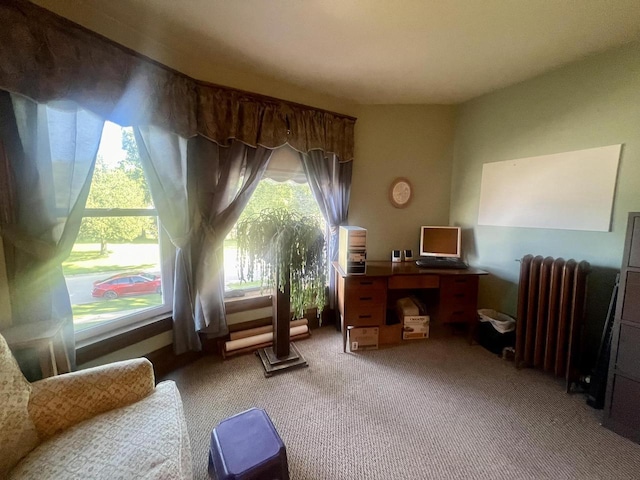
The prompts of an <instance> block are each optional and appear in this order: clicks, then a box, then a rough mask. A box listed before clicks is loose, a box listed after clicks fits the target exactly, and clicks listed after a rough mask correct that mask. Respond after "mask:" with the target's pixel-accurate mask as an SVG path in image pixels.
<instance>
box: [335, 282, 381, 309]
mask: <svg viewBox="0 0 640 480" xmlns="http://www.w3.org/2000/svg"><path fill="white" fill-rule="evenodd" d="M344 297H345V304H346V305H348V308H350V309H354V308H355V309H359V308H368V307H371V306H374V305H375V306H383V307H384V306H386V304H387V284H386V281H385V279H383V278H374V279H364V278H363V279H349V281H347V285H346V288H345V293H344Z"/></svg>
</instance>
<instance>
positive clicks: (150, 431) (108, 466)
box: [0, 335, 191, 479]
mask: <svg viewBox="0 0 640 480" xmlns="http://www.w3.org/2000/svg"><path fill="white" fill-rule="evenodd" d="M0 399H1V401H0V446H1V447H2V452H3V454H2V455H1V456H0V478H5V477H8V478H39V479H40V478H65V479H73V478H77V479H91V478H109V479H111V478H127V479H129V478H141V477H144V478H163V479H172V478H191V453H190V446H189V437H188V434H187V431H186V424H185V420H184V414H183V410H182V401H181V399H180V394H179V392H178V389H177V388H176V386H175V383H174V382H171V381H166V382H162V383H160V384H158V385H157V386H155V383H154V375H153V368H152V365H151V363H150V362H149V361H148V360H146V359H136V360H129V361H124V362H116V363H111V364H108V365H104V366H100V367H96V368H90V369H87V370H81V371H78V372H73V373H69V374H65V375H60V376H56V377H50V378H46V379H44V380H41V381H38V382H35V383H32V384H30V383H29V382H27V380H26V379H25V378H24V376H23V375H22V373H21V372H20V369H19V367H18V365H17V363H16V361H15V359H14V358H13V356H12V354H11V351H10V350H9V348H8V346H7V344H6V342H5V340H4V338H3V337H2V336H1V335H0Z"/></svg>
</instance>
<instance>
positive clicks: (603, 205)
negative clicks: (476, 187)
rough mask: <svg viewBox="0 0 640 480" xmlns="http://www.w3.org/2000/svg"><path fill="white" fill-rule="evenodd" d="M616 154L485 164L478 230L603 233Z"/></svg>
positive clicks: (613, 149) (605, 150) (604, 150)
mask: <svg viewBox="0 0 640 480" xmlns="http://www.w3.org/2000/svg"><path fill="white" fill-rule="evenodd" d="M621 149H622V145H609V146H607V147H598V148H589V149H586V150H577V151H574V152H565V153H556V154H553V155H542V156H539V157H529V158H520V159H518V160H507V161H504V162H493V163H485V164H484V165H483V167H482V183H481V186H480V209H479V212H478V224H479V225H495V226H502V227H533V228H557V229H566V230H591V231H599V232H608V231H609V229H610V225H611V212H612V209H613V198H614V193H615V187H616V178H617V175H618V162H619V160H620V152H621Z"/></svg>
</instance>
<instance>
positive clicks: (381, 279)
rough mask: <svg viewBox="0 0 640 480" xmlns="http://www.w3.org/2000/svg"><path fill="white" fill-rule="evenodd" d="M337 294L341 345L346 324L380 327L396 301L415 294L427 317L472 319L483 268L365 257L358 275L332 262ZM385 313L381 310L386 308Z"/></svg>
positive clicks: (448, 320) (392, 312)
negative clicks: (363, 269) (440, 266)
mask: <svg viewBox="0 0 640 480" xmlns="http://www.w3.org/2000/svg"><path fill="white" fill-rule="evenodd" d="M332 266H333V269H334V272H335V275H336V285H337V294H338V312H339V315H340V329H341V330H342V349H343V351H346V347H347V329H348V328H349V327H381V328H384V326H385V325H387V324H391V323H393V322H392V321H391V320H392V319H393V318H392V315H395V303H396V301H397V300H398V299H399V298H401V297H405V296H407V295H416V296H418V297H419V298H420V299H421V300H422V301H423V302H424V303H425V304H426V306H427V310H428V311H427V314H428V315H429V316H430V317H431V319H432V321H435V322H437V323H440V324H444V323H466V324H471V325H474V324H475V322H476V321H477V318H478V313H477V310H478V279H479V278H480V276H481V275H486V274H487V272H485V271H483V270H478V269H476V268H469V269H466V270H444V269H443V270H435V269H425V268H419V267H417V266H416V264H415V263H414V262H402V263H393V262H367V269H366V273H365V274H364V275H347V274H346V273H345V272H344V271H343V270H342V268H340V265H338V263H337V262H333V263H332ZM388 310H389V311H390V313H387V311H388Z"/></svg>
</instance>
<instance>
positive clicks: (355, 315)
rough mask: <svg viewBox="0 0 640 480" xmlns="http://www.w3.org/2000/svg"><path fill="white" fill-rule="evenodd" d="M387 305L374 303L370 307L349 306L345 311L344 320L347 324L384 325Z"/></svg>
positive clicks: (356, 325) (360, 325) (361, 325)
mask: <svg viewBox="0 0 640 480" xmlns="http://www.w3.org/2000/svg"><path fill="white" fill-rule="evenodd" d="M385 313H386V307H385V306H384V305H372V306H368V307H360V308H354V307H350V308H349V307H348V308H347V311H346V312H345V316H344V322H345V325H346V326H349V327H351V326H353V327H368V326H375V325H384V315H385Z"/></svg>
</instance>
